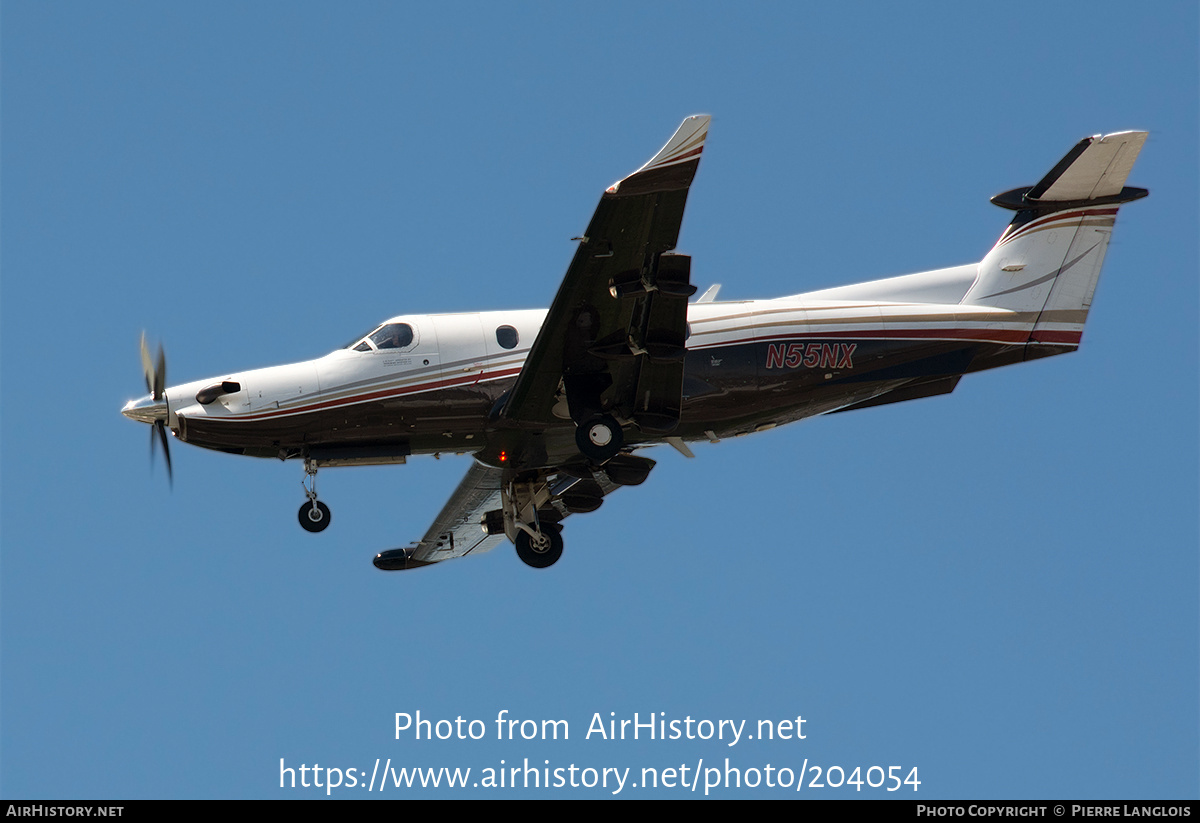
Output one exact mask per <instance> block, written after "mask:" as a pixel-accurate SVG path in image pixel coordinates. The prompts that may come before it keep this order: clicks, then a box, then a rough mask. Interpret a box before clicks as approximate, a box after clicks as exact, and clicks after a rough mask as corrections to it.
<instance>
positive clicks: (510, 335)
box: [496, 326, 519, 349]
mask: <svg viewBox="0 0 1200 823" xmlns="http://www.w3.org/2000/svg"><path fill="white" fill-rule="evenodd" d="M518 339H519V335H518V334H517V330H516V329H514V328H513V327H512V326H500V327H499V328H497V329H496V342H497V343H499V344H500V345H501V347H503V348H506V349H515V348H516V347H517V341H518Z"/></svg>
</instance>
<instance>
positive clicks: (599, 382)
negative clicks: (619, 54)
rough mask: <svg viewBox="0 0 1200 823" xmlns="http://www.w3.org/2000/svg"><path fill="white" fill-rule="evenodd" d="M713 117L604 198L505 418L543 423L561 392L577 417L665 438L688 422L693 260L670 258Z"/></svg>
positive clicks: (520, 423)
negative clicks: (612, 421) (607, 419)
mask: <svg viewBox="0 0 1200 823" xmlns="http://www.w3.org/2000/svg"><path fill="white" fill-rule="evenodd" d="M709 120H710V118H709V117H708V116H696V117H689V118H687V119H686V120H684V121H683V124H682V125H681V126H680V127H679V130H678V131H676V132H675V135H674V137H672V138H671V139H670V140H669V141H668V142H667V144H666V145H665V146H663V148H662V150H660V151H659V152H658V154H656V155H655V156H654V157H653V158H652V159H651V160H650V161H649V162H648V163H646V165H644V166H642V167H641V168H640V169H638V170H637V171H636V172H634V173H633V174H631V175H630V176H629V177H626V178H625V179H623V180H621V181H619V182H617V183H614V184H613V185H612V186H610V187H609V188H608V189H607V190H606V191H605V192H604V194H603V195H602V196H601V198H600V204H599V206H597V208H596V213H595V215H594V216H593V217H592V221H591V223H590V224H589V225H588V229H587V233H586V234H585V235H584V236H583V237H582V238H578V239H579V241H580V243H579V247H578V249H577V250H576V252H575V257H574V258H573V259H572V261H571V265H570V267H569V268H568V269H567V273H566V276H565V277H564V279H563V282H562V285H561V286H560V287H559V289H558V293H557V294H556V295H555V297H554V302H553V303H552V304H551V306H550V311H549V313H548V314H547V315H546V320H545V322H544V323H543V325H542V328H541V330H540V331H539V333H538V336H537V339H536V340H535V341H534V343H533V347H532V348H531V350H530V352H529V357H528V358H527V359H526V361H525V365H524V367H523V368H522V370H521V373H520V374H519V375H518V376H517V380H516V382H515V384H514V385H513V388H512V390H511V391H510V392H509V394H508V397H507V399H506V401H505V404H504V406H503V408H502V409H501V411H500V413H499V415H498V422H499V423H500V424H501V425H507V426H510V427H514V428H518V429H526V430H530V429H532V430H539V429H543V428H545V427H546V426H547V425H549V424H550V423H552V422H554V421H553V417H552V409H553V408H554V406H555V404H556V403H558V402H559V401H561V400H562V399H563V398H564V397H565V399H566V400H567V403H568V408H569V411H570V414H571V417H572V418H573V419H574V420H575V421H576V422H577V423H579V422H581V420H582V419H583V418H585V417H586V416H588V415H590V414H595V413H597V412H601V411H604V412H610V411H611V412H612V413H614V414H615V415H617V416H618V417H620V418H622V419H624V420H627V421H631V422H633V423H635V424H636V425H637V426H638V427H639V428H640V429H641V430H642V431H645V432H648V433H654V434H664V433H667V432H669V431H671V430H672V429H674V427H675V425H676V424H677V423H678V421H679V412H680V406H681V402H682V401H681V397H682V385H683V356H684V353H685V348H684V338H685V328H686V323H687V299H688V297H690V296H691V295H692V294H693V293H694V292H695V287H693V286H692V285H691V282H690V280H691V274H690V264H691V258H689V257H685V256H683V255H673V254H669V252H670V251H671V250H672V249H674V248H675V245H676V242H677V241H678V238H679V228H680V225H681V223H682V222H683V211H684V206H685V205H686V203H687V193H688V188H689V186H691V183H692V178H693V177H694V176H695V174H696V169H697V168H698V166H699V164H700V154H701V152H702V151H703V150H704V142H705V139H706V138H707V136H708V124H709Z"/></svg>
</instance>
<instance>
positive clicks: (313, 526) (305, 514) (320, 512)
mask: <svg viewBox="0 0 1200 823" xmlns="http://www.w3.org/2000/svg"><path fill="white" fill-rule="evenodd" d="M329 518H330V514H329V507H328V506H326V505H325V504H324V503H322V502H321V501H320V500H313V501H311V502H308V503H305V504H304V505H303V506H301V507H300V512H299V519H300V525H301V526H303V527H304V530H305V531H309V532H321V531H325V528H326V527H327V526H328V525H329Z"/></svg>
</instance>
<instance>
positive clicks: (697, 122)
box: [122, 116, 1147, 571]
mask: <svg viewBox="0 0 1200 823" xmlns="http://www.w3.org/2000/svg"><path fill="white" fill-rule="evenodd" d="M708 126H709V117H707V116H697V117H689V118H687V119H686V120H684V121H683V125H681V126H680V127H679V130H678V131H677V132H676V133H675V136H674V137H672V138H671V139H670V140H669V141H668V142H667V144H666V145H665V146H664V147H663V148H662V150H661V151H659V152H658V154H656V155H654V157H653V158H652V159H651V160H650V161H649V162H648V163H646V165H644V166H642V167H641V168H640V169H638V170H637V171H635V172H634V173H633V174H631V175H630V176H628V177H626V178H625V179H623V180H621V181H619V182H617V183H614V184H613V185H611V186H610V187H609V188H608V189H606V190H605V192H604V194H603V195H601V197H600V205H599V206H598V207H597V209H596V213H595V215H594V216H593V217H592V221H591V223H590V224H589V225H588V227H587V231H586V232H585V233H584V235H583V236H582V237H578V238H575V239H576V240H577V241H578V248H577V250H576V252H575V256H574V259H573V260H572V261H571V265H570V267H569V268H568V269H567V273H566V277H565V278H564V279H563V282H562V285H561V286H560V287H559V289H558V293H557V294H556V295H555V297H554V302H553V303H552V304H551V305H550V308H549V310H533V311H496V312H483V313H480V314H434V315H403V316H400V317H394V318H392V319H390V320H388V321H386V322H384V323H383V324H382V325H380V326H379V327H378V328H376V329H374V330H372V331H371V332H370V333H369V334H367V335H365V336H363V337H359V338H356V339H355V340H354V341H353V342H351V343H350V344H349V345H348V346H346V347H345V348H343V349H339V350H337V351H335V352H332V353H331V354H328V355H326V356H325V357H322V358H319V359H317V360H311V361H308V362H304V363H296V364H292V365H287V366H276V367H273V368H267V369H257V370H254V371H246V372H233V373H229V374H223V375H221V376H219V377H215V378H211V379H207V380H197V381H194V382H191V383H184V384H181V385H178V386H169V387H168V386H167V385H166V363H165V359H164V358H163V356H162V349H161V348H160V349H159V354H158V358H157V361H152V359H151V357H150V355H149V353H148V351H147V350H146V345H145V340H144V338H143V341H142V363H143V368H144V371H145V374H146V386H147V389H148V390H149V392H150V393H149V394H148V395H147V396H145V397H143V398H141V399H140V400H132V401H130V402H129V403H128V404H127V405H126V406H125V408H124V409H122V413H123V414H125V415H126V416H127V417H130V418H133V419H134V420H140V421H142V422H144V423H149V424H151V425H152V426H153V429H152V430H151V447H152V448H154V446H155V439H156V438H157V439H158V440H160V441H161V443H162V445H163V450H164V452H166V451H167V448H168V446H167V443H168V440H167V436H166V429H168V428H169V429H170V430H171V432H172V433H173V434H174V435H175V437H177V438H178V439H180V440H182V441H183V442H185V443H191V444H193V445H196V446H202V447H204V448H208V449H216V450H219V451H225V452H230V453H233V454H244V455H250V456H254V457H277V458H280V459H283V460H288V459H292V458H298V459H300V460H302V461H303V464H304V470H305V478H304V481H305V484H304V488H305V493H306V495H307V498H308V499H307V500H306V501H305V502H304V504H303V505H302V506H301V507H300V513H299V517H300V524H301V525H302V526H303V527H304V528H305V529H307V530H308V531H312V532H316V531H321V530H322V529H324V528H325V527H326V526H327V525H329V522H330V512H329V508H328V507H327V506H326V505H325V504H324V503H322V502H321V501H320V500H318V499H317V492H316V475H317V470H318V469H319V468H321V467H324V466H356V465H359V466H361V465H379V464H387V463H404V462H405V461H406V459H407V458H408V457H409V456H411V455H416V454H434V453H438V452H458V453H468V454H471V455H472V456H473V458H474V459H473V461H472V463H471V467H470V468H469V469H468V470H467V476H466V477H465V478H463V480H462V482H461V483H460V484H459V486H458V488H457V490H455V492H454V494H453V495H452V496H451V498H450V500H449V502H447V503H446V505H445V507H444V508H443V509H442V511H441V513H440V514H439V515H438V516H437V518H436V519H435V520H434V522H433V525H432V526H431V527H430V528H429V531H428V532H426V534H425V536H424V537H423V538H422V539H421V540H419V541H417V542H416V543H413V544H411V545H409V546H407V547H405V548H398V549H391V550H389V551H384V552H381V553H380V554H378V555H376V557H375V565H376V566H377V567H378V568H380V569H384V570H389V571H391V570H400V569H412V568H416V567H418V566H426V565H429V564H430V563H437V562H439V561H442V560H448V559H450V558H454V557H461V556H463V555H466V554H472V553H476V554H478V553H480V552H483V551H487V550H489V549H492V548H494V547H495V546H496V545H497V544H498V543H499V542H500V541H501V540H502V539H503V538H507V539H508V540H510V541H512V542H513V543H514V544H515V545H516V550H517V555H518V556H519V557H520V558H521V560H523V561H524V562H525V563H527V564H529V565H530V566H534V567H538V568H543V567H546V566H550V565H551V564H553V563H554V562H555V561H556V560H558V558H559V556H560V555H561V554H562V550H563V538H562V521H563V520H564V519H565V518H566V517H567V516H568V515H570V514H575V513H580V512H590V511H593V510H595V509H596V508H598V507H599V506H600V504H601V503H602V502H603V501H604V498H605V497H606V496H607V495H608V494H609V493H611V492H612V491H613V490H614V489H616V488H618V487H620V486H636V485H638V484H640V483H642V482H643V481H644V480H645V479H646V476H647V475H648V474H649V472H650V470H651V469H652V468H653V467H654V461H653V460H651V459H649V458H647V457H645V456H643V455H640V454H637V453H636V452H637V451H638V450H640V449H642V448H644V447H647V446H651V445H655V444H661V443H664V442H665V443H669V444H670V445H672V446H674V448H675V449H677V450H678V451H680V452H681V453H683V454H684V455H685V456H687V457H691V456H692V453H691V449H690V448H689V446H688V443H689V442H695V441H702V440H708V441H713V442H715V441H718V440H721V439H723V438H727V437H734V436H737V435H742V434H748V433H751V432H756V431H762V430H764V429H769V428H773V427H774V426H777V425H780V424H783V423H790V422H792V421H794V420H800V419H802V418H805V417H811V416H813V415H818V414H827V413H830V412H838V411H847V410H850V409H862V408H866V407H869V406H879V405H884V404H887V403H896V402H899V401H903V400H913V399H916V398H920V397H931V396H934V395H939V394H948V393H949V392H951V391H953V390H954V387H955V386H956V385H957V384H958V381H959V380H960V379H961V378H962V376H963V375H964V374H966V373H969V372H976V371H982V370H983V369H991V368H995V367H997V366H1004V365H1008V364H1010V363H1019V362H1021V361H1024V360H1033V359H1035V358H1039V357H1048V356H1050V355H1054V354H1064V353H1066V352H1071V351H1074V350H1075V349H1076V348H1077V347H1078V346H1079V341H1080V337H1081V334H1082V331H1083V325H1084V321H1085V320H1086V319H1087V314H1088V308H1089V307H1090V306H1091V303H1092V294H1093V292H1094V291H1095V288H1096V282H1097V280H1098V278H1099V275H1100V266H1101V263H1102V262H1103V260H1104V254H1105V251H1106V250H1107V248H1108V241H1109V237H1110V236H1111V234H1112V229H1113V224H1114V222H1115V220H1116V216H1117V209H1118V208H1119V207H1120V205H1121V204H1122V203H1127V202H1129V201H1131V200H1137V199H1139V198H1141V197H1144V196H1146V194H1147V191H1146V190H1145V189H1138V188H1131V187H1128V186H1126V185H1125V180H1126V178H1127V177H1128V176H1129V172H1130V170H1131V169H1132V167H1133V162H1134V159H1135V158H1136V157H1137V155H1138V152H1139V151H1140V150H1141V148H1142V144H1143V143H1144V142H1145V139H1146V132H1141V131H1126V132H1119V133H1116V134H1109V135H1105V136H1095V137H1088V138H1085V139H1084V140H1081V141H1080V142H1079V143H1078V144H1077V145H1076V146H1075V147H1074V148H1072V149H1071V151H1070V152H1068V153H1067V155H1066V157H1064V158H1063V159H1062V160H1060V161H1059V162H1058V164H1057V165H1056V166H1054V168H1053V169H1051V170H1050V172H1049V173H1048V174H1046V176H1045V177H1043V178H1042V180H1041V182H1039V183H1038V184H1037V185H1035V186H1029V187H1025V188H1019V189H1013V190H1011V191H1007V192H1004V193H1003V194H998V195H996V196H995V197H993V198H992V202H993V203H995V204H996V205H997V206H1001V207H1002V208H1006V209H1010V210H1012V211H1013V212H1015V216H1014V217H1013V219H1012V222H1011V223H1009V225H1008V228H1006V229H1005V230H1004V233H1003V234H1001V235H1000V239H999V240H998V241H997V242H996V245H995V246H994V247H993V248H992V250H991V251H989V252H988V253H987V255H986V256H985V257H984V258H983V260H982V261H980V262H979V263H971V264H969V265H965V266H956V267H953V268H948V269H938V270H936V271H929V272H924V273H921V274H910V275H906V276H903V277H892V278H889V279H886V280H877V281H873V282H869V283H863V284H859V285H854V286H843V287H839V288H831V289H824V290H821V291H815V292H809V293H807V294H800V295H795V296H792V297H780V298H777V299H774V300H754V301H744V302H718V301H717V300H716V299H715V298H716V294H717V290H718V288H719V286H713V287H712V288H710V289H709V290H708V291H707V292H705V293H704V294H703V295H702V296H701V297H700V298H699V299H698V300H696V301H695V302H691V303H689V298H690V297H692V295H693V294H694V293H695V291H696V288H695V286H693V285H692V284H691V274H690V269H691V265H690V264H691V258H690V257H687V256H686V255H682V254H675V253H674V251H673V250H674V249H675V246H676V241H677V239H678V237H679V228H680V224H681V223H682V221H683V210H684V205H685V203H686V201H687V194H688V188H689V186H690V185H691V182H692V178H693V177H694V175H695V174H696V169H697V168H698V166H699V164H700V155H701V152H702V151H703V150H704V142H705V138H706V137H707V135H708ZM166 457H167V468H168V471H170V455H169V453H168V454H166Z"/></svg>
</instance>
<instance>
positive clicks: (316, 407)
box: [205, 369, 521, 423]
mask: <svg viewBox="0 0 1200 823" xmlns="http://www.w3.org/2000/svg"><path fill="white" fill-rule="evenodd" d="M520 371H521V370H520V369H503V370H501V371H497V372H490V373H484V374H479V375H464V376H463V377H453V378H450V379H448V380H432V381H430V382H428V383H418V384H417V385H415V386H406V387H404V388H400V389H382V390H380V391H374V392H367V393H365V394H355V395H351V396H350V397H341V398H337V399H336V400H325V401H322V402H319V403H310V404H308V405H305V406H297V407H296V408H293V409H272V410H271V411H269V412H252V413H250V414H239V415H236V416H230V417H216V416H214V417H207V418H205V420H212V421H221V420H228V421H231V422H233V421H236V422H238V423H242V422H245V421H247V420H271V419H274V418H276V417H287V416H290V415H293V414H307V413H308V412H314V411H321V410H323V409H330V408H335V407H337V406H350V405H354V404H357V403H365V402H367V401H369V400H381V399H384V398H393V397H404V396H405V395H409V394H418V393H420V392H424V391H431V390H433V389H444V388H446V387H448V386H460V385H463V384H466V383H478V382H479V381H481V380H492V379H496V378H500V377H511V376H512V375H515V374H519V373H520Z"/></svg>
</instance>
